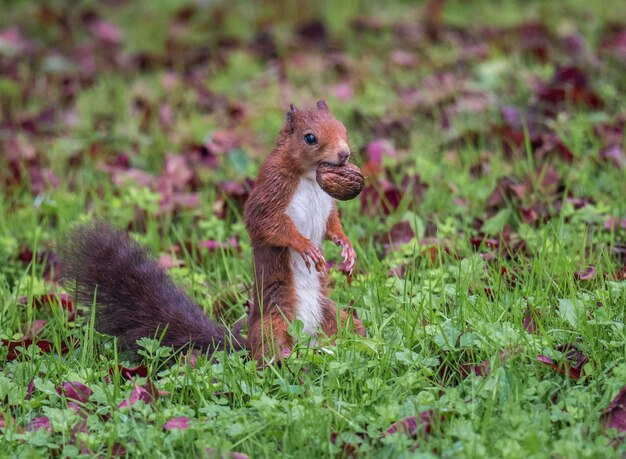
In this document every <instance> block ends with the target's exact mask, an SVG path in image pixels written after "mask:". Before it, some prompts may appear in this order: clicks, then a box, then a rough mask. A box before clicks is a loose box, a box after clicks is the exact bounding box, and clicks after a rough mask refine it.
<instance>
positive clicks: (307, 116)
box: [281, 100, 350, 172]
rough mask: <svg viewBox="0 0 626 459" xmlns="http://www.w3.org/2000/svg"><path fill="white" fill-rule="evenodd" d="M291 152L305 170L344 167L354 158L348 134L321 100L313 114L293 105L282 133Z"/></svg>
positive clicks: (312, 111) (311, 111)
mask: <svg viewBox="0 0 626 459" xmlns="http://www.w3.org/2000/svg"><path fill="white" fill-rule="evenodd" d="M281 134H282V137H283V141H284V142H285V143H286V146H287V151H288V152H289V154H290V155H292V156H293V157H294V160H295V162H296V163H297V164H298V165H301V167H302V168H303V169H304V170H303V172H306V171H307V170H312V169H315V168H316V167H317V166H318V165H319V164H320V163H331V164H336V165H340V164H344V163H345V162H347V161H348V159H349V158H350V148H349V147H348V133H347V131H346V128H345V126H344V125H343V124H341V122H339V121H338V120H337V119H336V118H335V117H334V116H333V115H332V113H330V110H329V109H328V105H326V102H325V101H323V100H319V101H318V102H317V104H316V107H315V108H314V109H311V110H298V109H296V108H295V107H294V106H293V105H290V108H289V111H288V112H287V115H286V116H285V125H284V127H283V130H282V132H281Z"/></svg>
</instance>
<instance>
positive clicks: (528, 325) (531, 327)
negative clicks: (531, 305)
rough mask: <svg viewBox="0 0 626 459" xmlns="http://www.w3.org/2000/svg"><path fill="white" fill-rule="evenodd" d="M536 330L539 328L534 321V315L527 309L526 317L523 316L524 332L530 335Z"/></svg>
mask: <svg viewBox="0 0 626 459" xmlns="http://www.w3.org/2000/svg"><path fill="white" fill-rule="evenodd" d="M538 328H539V326H538V325H537V322H536V321H535V315H534V314H533V313H532V312H531V311H530V310H528V309H527V310H526V315H525V316H524V330H526V331H527V332H528V333H530V334H533V333H535V332H536V331H537V329H538Z"/></svg>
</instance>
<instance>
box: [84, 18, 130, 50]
mask: <svg viewBox="0 0 626 459" xmlns="http://www.w3.org/2000/svg"><path fill="white" fill-rule="evenodd" d="M89 29H90V30H91V33H93V34H94V36H95V37H96V38H98V39H99V40H100V41H102V42H103V43H106V44H110V45H117V44H120V43H121V42H122V38H123V33H122V30H121V29H120V28H119V27H117V26H116V25H114V24H111V23H110V22H106V21H103V20H100V19H98V20H95V21H92V22H91V24H90V25H89Z"/></svg>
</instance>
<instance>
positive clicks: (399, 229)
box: [374, 220, 415, 253]
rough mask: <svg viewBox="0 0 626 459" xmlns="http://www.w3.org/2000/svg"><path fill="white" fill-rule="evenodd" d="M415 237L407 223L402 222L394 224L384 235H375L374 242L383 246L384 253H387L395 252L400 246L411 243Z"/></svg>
mask: <svg viewBox="0 0 626 459" xmlns="http://www.w3.org/2000/svg"><path fill="white" fill-rule="evenodd" d="M414 237H415V233H414V232H413V229H412V228H411V225H410V224H409V222H408V221H406V220H403V221H401V222H398V223H396V224H395V225H393V226H392V227H391V229H390V230H389V231H388V232H387V233H384V234H377V235H375V236H374V242H375V243H377V244H383V245H384V246H385V251H386V252H387V253H389V252H390V251H391V250H395V249H397V248H398V247H400V246H401V245H402V244H406V243H407V242H411V240H413V238H414Z"/></svg>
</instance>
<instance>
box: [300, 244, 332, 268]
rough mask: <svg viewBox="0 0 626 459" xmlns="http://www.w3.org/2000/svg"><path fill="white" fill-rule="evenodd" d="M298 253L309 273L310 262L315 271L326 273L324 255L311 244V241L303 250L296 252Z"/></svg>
mask: <svg viewBox="0 0 626 459" xmlns="http://www.w3.org/2000/svg"><path fill="white" fill-rule="evenodd" d="M298 252H299V253H300V256H301V257H302V259H303V260H304V264H305V265H306V267H307V268H309V271H311V263H310V262H311V261H312V262H313V265H314V266H315V269H316V270H317V271H318V272H320V273H324V272H326V260H325V259H324V254H323V253H322V251H321V250H320V248H319V247H317V246H316V245H315V244H313V243H312V242H311V241H309V244H308V245H307V246H306V247H305V248H304V249H302V250H298ZM309 260H310V261H309Z"/></svg>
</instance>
